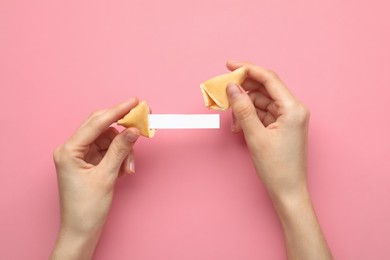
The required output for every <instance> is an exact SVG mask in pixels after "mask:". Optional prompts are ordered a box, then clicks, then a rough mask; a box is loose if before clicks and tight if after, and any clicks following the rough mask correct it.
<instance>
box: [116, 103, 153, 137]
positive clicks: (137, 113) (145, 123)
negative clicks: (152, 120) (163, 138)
mask: <svg viewBox="0 0 390 260" xmlns="http://www.w3.org/2000/svg"><path fill="white" fill-rule="evenodd" d="M149 113H150V109H149V106H148V105H147V104H146V102H145V101H142V102H140V103H139V104H138V105H137V106H136V107H135V108H133V109H132V110H130V112H129V113H128V114H127V115H125V116H124V117H123V118H122V119H119V120H118V122H117V124H118V125H121V126H124V127H126V128H129V127H135V128H137V129H138V130H139V132H140V134H141V135H143V136H145V137H148V138H152V137H153V136H154V134H155V132H156V130H155V129H150V128H149V119H148V115H149Z"/></svg>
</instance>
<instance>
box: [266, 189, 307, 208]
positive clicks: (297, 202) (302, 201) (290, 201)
mask: <svg viewBox="0 0 390 260" xmlns="http://www.w3.org/2000/svg"><path fill="white" fill-rule="evenodd" d="M269 194H270V197H271V200H272V203H273V205H274V207H275V210H276V211H277V213H278V214H289V213H293V212H296V211H297V210H299V209H302V208H305V209H310V208H312V203H311V197H310V193H309V190H308V188H307V185H306V183H305V184H302V185H300V187H296V188H295V189H294V190H289V191H284V192H269Z"/></svg>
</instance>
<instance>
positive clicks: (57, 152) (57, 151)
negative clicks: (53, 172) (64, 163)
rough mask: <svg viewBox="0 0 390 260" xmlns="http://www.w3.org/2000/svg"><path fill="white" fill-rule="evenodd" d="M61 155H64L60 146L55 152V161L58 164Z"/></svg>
mask: <svg viewBox="0 0 390 260" xmlns="http://www.w3.org/2000/svg"><path fill="white" fill-rule="evenodd" d="M61 154H62V145H60V146H58V147H57V148H56V149H54V152H53V160H54V162H55V163H56V164H58V163H59V162H60V158H61Z"/></svg>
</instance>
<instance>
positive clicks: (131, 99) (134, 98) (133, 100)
mask: <svg viewBox="0 0 390 260" xmlns="http://www.w3.org/2000/svg"><path fill="white" fill-rule="evenodd" d="M137 99H138V98H137V97H132V98H130V99H129V100H128V101H127V102H129V103H133V102H135V101H137Z"/></svg>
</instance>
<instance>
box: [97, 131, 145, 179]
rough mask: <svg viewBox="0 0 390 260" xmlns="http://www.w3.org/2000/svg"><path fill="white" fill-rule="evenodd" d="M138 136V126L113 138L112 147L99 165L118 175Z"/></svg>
mask: <svg viewBox="0 0 390 260" xmlns="http://www.w3.org/2000/svg"><path fill="white" fill-rule="evenodd" d="M138 137H139V131H138V129H136V128H128V129H126V130H124V131H123V132H122V133H120V134H118V135H117V136H116V137H115V138H114V140H112V142H111V144H110V147H109V148H108V150H107V152H106V154H105V155H104V157H103V159H102V160H101V162H100V164H99V166H100V167H102V168H103V169H104V171H105V172H108V173H112V174H115V175H117V174H118V172H119V170H120V168H121V165H122V163H123V161H124V160H125V158H126V157H127V155H128V154H129V153H130V151H131V150H132V149H133V146H134V144H135V142H136V141H137V139H138Z"/></svg>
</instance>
